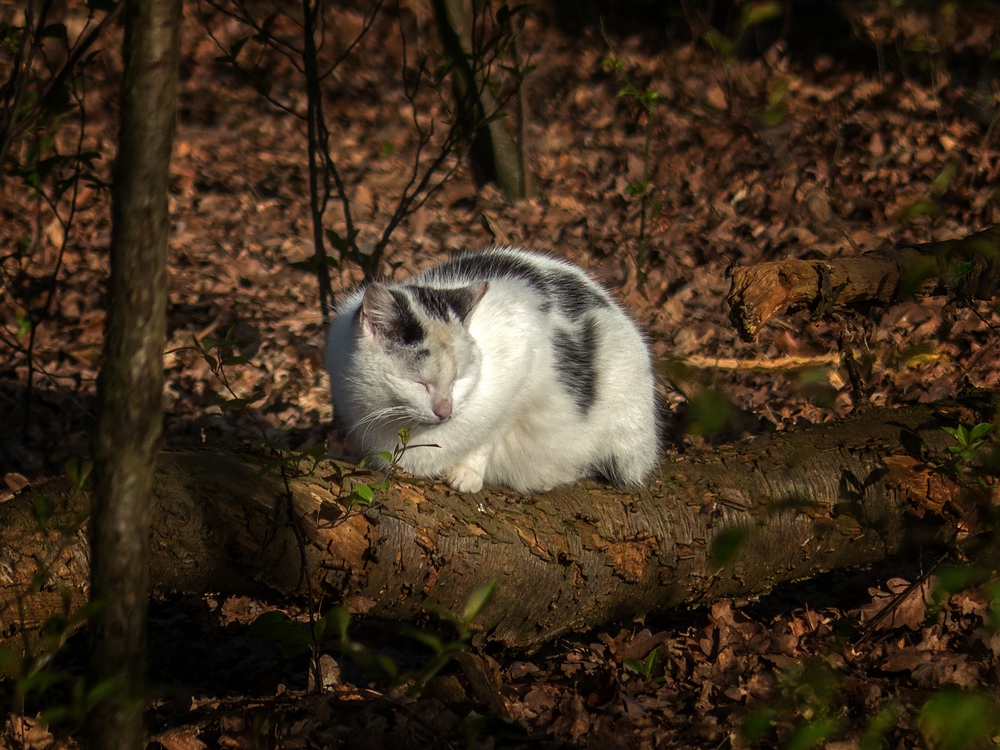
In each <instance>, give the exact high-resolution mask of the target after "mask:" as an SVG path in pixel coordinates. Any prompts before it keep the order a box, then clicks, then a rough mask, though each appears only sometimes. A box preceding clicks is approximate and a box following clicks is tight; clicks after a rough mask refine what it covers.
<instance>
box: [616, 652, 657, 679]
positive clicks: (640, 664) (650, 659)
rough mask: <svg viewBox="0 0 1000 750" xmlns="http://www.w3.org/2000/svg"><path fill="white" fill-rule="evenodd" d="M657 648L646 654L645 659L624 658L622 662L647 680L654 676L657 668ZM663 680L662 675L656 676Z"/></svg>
mask: <svg viewBox="0 0 1000 750" xmlns="http://www.w3.org/2000/svg"><path fill="white" fill-rule="evenodd" d="M656 654H657V649H655V648H654V649H653V650H652V651H650V652H649V653H648V654H646V658H645V659H624V660H623V661H622V664H624V665H625V666H626V667H628V668H629V669H631V670H632V671H633V672H635V673H636V674H639V675H641V676H642V677H645V678H646V679H647V680H648V679H650V678H652V677H653V670H654V669H655V668H656V661H657V657H656ZM654 679H656V680H659V681H661V682H662V680H663V678H662V677H657V678H654Z"/></svg>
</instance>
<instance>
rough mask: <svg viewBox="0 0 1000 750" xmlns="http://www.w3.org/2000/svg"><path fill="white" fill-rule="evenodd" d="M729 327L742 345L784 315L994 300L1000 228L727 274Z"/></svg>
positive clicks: (998, 286) (999, 274)
mask: <svg viewBox="0 0 1000 750" xmlns="http://www.w3.org/2000/svg"><path fill="white" fill-rule="evenodd" d="M729 275H730V278H731V279H732V282H731V285H730V289H729V295H728V298H727V299H728V302H729V307H730V315H729V317H730V320H731V321H732V324H733V326H734V327H735V328H736V330H737V332H739V334H740V336H741V337H742V338H743V339H744V340H745V341H752V340H753V339H754V338H756V336H757V334H758V333H759V332H760V330H761V328H763V327H764V326H765V325H766V324H767V321H768V320H770V319H771V318H772V317H774V316H775V315H777V314H778V313H780V312H782V311H784V310H787V309H801V308H808V309H810V310H813V311H814V313H816V314H818V315H820V316H822V315H824V314H827V313H829V312H832V311H834V310H837V309H844V308H850V307H857V306H867V307H871V306H886V305H891V304H894V303H896V302H899V301H901V300H904V299H909V298H911V297H913V296H914V295H915V294H921V295H928V294H946V295H948V296H949V297H950V298H951V299H954V300H972V299H991V298H993V297H995V296H996V295H997V292H998V291H1000V226H992V227H990V228H988V229H984V230H983V231H981V232H976V233H975V234H971V235H969V236H967V237H962V238H959V239H954V240H945V241H942V242H928V243H925V244H920V245H913V246H904V247H900V248H892V247H885V248H881V249H879V250H876V251H873V252H870V253H865V254H864V255H861V256H860V257H857V258H832V259H829V260H799V259H797V258H786V259H784V260H779V261H773V262H769V263H758V264H756V265H752V266H742V267H737V268H734V269H732V270H731V271H730V274H729Z"/></svg>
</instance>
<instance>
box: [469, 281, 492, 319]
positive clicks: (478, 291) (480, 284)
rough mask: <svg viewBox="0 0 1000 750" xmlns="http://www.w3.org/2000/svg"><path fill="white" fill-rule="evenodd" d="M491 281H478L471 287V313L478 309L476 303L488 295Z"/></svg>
mask: <svg viewBox="0 0 1000 750" xmlns="http://www.w3.org/2000/svg"><path fill="white" fill-rule="evenodd" d="M489 288H490V282H488V281H477V282H476V283H475V284H473V285H472V286H470V287H469V289H471V290H472V304H471V305H469V312H470V313H471V312H472V311H473V310H475V309H476V305H478V304H479V302H480V301H481V300H482V299H483V297H485V296H486V292H488V291H489Z"/></svg>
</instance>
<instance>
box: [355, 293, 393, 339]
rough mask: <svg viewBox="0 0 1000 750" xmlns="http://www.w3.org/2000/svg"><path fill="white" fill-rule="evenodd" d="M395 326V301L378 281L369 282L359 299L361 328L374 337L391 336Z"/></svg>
mask: <svg viewBox="0 0 1000 750" xmlns="http://www.w3.org/2000/svg"><path fill="white" fill-rule="evenodd" d="M395 328H396V301H395V300H394V299H393V297H392V293H391V292H390V291H389V290H388V289H386V288H385V287H384V286H382V285H381V284H379V283H374V284H370V285H369V286H368V288H367V289H365V296H364V297H363V298H362V300H361V329H362V330H363V331H365V333H368V334H369V335H371V336H373V337H374V338H387V337H391V336H392V332H393V331H394V330H395Z"/></svg>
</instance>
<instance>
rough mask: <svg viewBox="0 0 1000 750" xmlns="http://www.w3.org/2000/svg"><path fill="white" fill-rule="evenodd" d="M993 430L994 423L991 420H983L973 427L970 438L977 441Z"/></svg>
mask: <svg viewBox="0 0 1000 750" xmlns="http://www.w3.org/2000/svg"><path fill="white" fill-rule="evenodd" d="M992 431H993V425H992V424H991V423H990V422H982V423H981V424H977V425H976V426H975V427H973V428H972V432H970V433H969V440H970V441H976V440H979V439H980V438H982V437H983V436H985V435H988V434H990V432H992Z"/></svg>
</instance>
